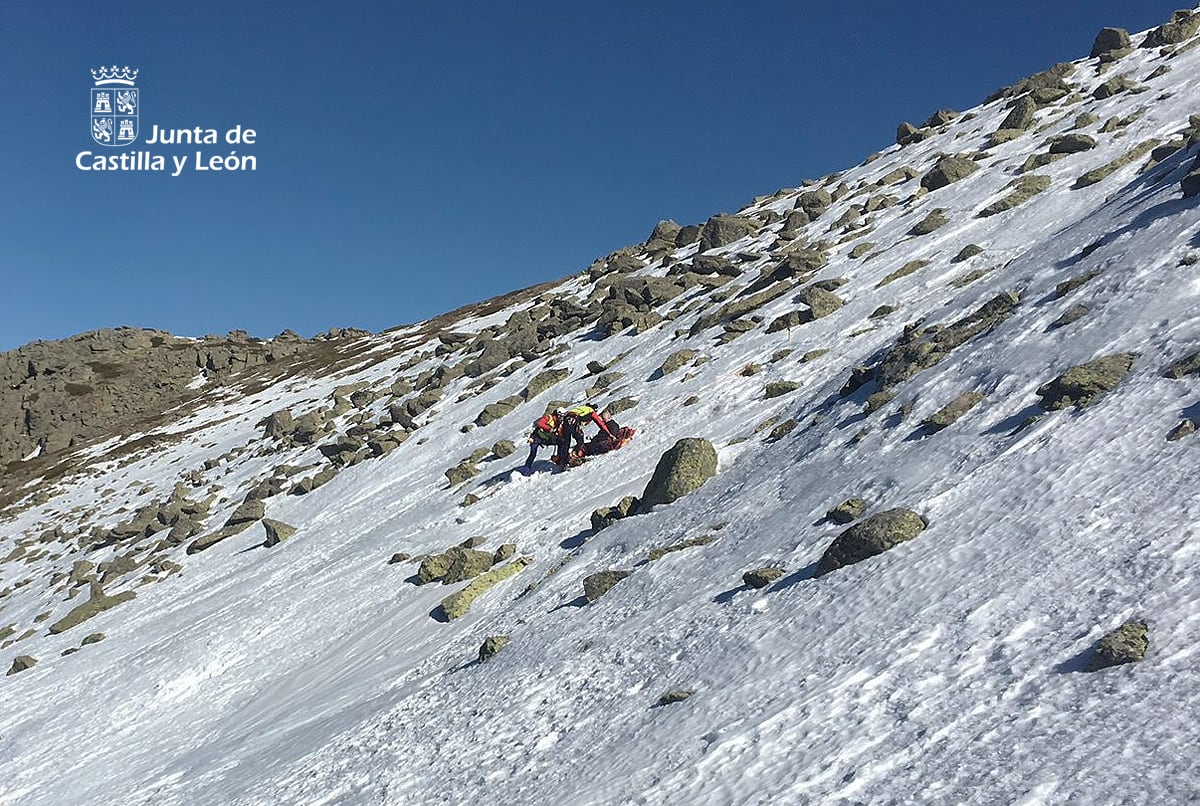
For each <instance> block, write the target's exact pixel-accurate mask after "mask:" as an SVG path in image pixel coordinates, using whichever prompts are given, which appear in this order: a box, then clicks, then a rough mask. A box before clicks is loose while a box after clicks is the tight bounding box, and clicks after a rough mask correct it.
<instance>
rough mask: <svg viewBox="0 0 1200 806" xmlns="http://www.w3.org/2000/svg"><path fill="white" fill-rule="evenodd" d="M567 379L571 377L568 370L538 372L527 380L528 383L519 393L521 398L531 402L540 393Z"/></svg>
mask: <svg viewBox="0 0 1200 806" xmlns="http://www.w3.org/2000/svg"><path fill="white" fill-rule="evenodd" d="M569 377H571V371H570V370H568V369H547V370H544V371H542V372H539V373H538V374H537V375H534V376H533V377H532V378H530V379H529V383H528V384H527V385H526V387H525V389H524V390H523V391H522V392H521V397H523V398H525V399H526V400H532V399H533V398H535V397H537V396H538V395H540V394H541V393H542V392H545V391H546V390H547V389H549V388H551V387H552V386H555V385H557V384H559V383H561V382H562V381H565V380H566V379H567V378H569Z"/></svg>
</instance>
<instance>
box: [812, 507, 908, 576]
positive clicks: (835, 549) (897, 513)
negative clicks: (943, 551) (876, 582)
mask: <svg viewBox="0 0 1200 806" xmlns="http://www.w3.org/2000/svg"><path fill="white" fill-rule="evenodd" d="M926 526H928V524H927V523H926V522H925V519H924V518H922V517H921V516H920V515H918V514H917V513H916V512H913V511H912V510H911V509H904V508H897V509H889V510H887V511H886V512H880V513H879V514H877V515H872V516H871V517H869V518H867V519H866V520H864V521H861V522H860V523H856V524H855V525H853V526H851V527H850V528H849V529H847V530H846V531H844V532H842V533H841V534H840V535H838V536H837V538H836V539H835V540H834V541H833V543H832V544H831V545H830V546H829V548H828V549H826V550H825V553H824V554H823V555H821V559H820V561H819V562H818V564H817V573H818V574H827V573H829V572H830V571H834V570H837V569H838V568H841V567H843V566H846V565H851V564H852V563H857V562H861V561H862V560H865V559H867V558H868V557H874V556H875V555H876V554H881V553H883V552H884V551H887V550H888V549H891V548H894V547H895V546H898V545H899V544H901V543H904V542H906V541H909V540H912V539H913V538H914V537H916V536H917V535H919V534H920V533H921V532H922V531H924V530H925V527H926Z"/></svg>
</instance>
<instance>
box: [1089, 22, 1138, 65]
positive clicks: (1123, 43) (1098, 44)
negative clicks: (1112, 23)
mask: <svg viewBox="0 0 1200 806" xmlns="http://www.w3.org/2000/svg"><path fill="white" fill-rule="evenodd" d="M1132 44H1133V43H1132V42H1131V41H1130V39H1129V32H1128V31H1126V30H1125V29H1124V28H1101V29H1100V33H1098V34H1096V41H1095V42H1093V43H1092V52H1091V54H1089V57H1090V58H1093V59H1094V58H1096V57H1098V56H1103V55H1104V54H1106V53H1109V52H1111V51H1114V50H1125V49H1126V48H1128V47H1130V46H1131V45H1132Z"/></svg>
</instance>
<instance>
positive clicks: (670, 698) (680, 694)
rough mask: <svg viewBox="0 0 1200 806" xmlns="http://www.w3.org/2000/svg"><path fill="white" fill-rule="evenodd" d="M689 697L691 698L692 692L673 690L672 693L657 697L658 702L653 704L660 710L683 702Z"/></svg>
mask: <svg viewBox="0 0 1200 806" xmlns="http://www.w3.org/2000/svg"><path fill="white" fill-rule="evenodd" d="M690 696H692V692H690V691H688V690H687V689H682V688H680V689H675V690H674V691H668V692H667V693H666V694H664V695H662V696H661V697H659V698H658V702H657V703H655V705H657V706H658V707H660V708H661V707H662V706H664V705H673V704H675V703H677V702H683V701H684V700H686V699H687V698H688V697H690Z"/></svg>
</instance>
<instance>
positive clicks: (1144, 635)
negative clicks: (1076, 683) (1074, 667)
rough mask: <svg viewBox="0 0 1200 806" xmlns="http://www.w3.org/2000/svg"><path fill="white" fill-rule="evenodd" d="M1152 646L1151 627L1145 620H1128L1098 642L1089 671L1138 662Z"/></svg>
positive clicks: (1088, 667)
mask: <svg viewBox="0 0 1200 806" xmlns="http://www.w3.org/2000/svg"><path fill="white" fill-rule="evenodd" d="M1149 648H1150V638H1149V628H1148V627H1147V626H1146V624H1145V622H1141V621H1127V622H1125V623H1124V624H1122V625H1121V626H1120V627H1118V628H1117V629H1115V630H1113V631H1112V632H1110V633H1108V634H1107V635H1105V636H1104V637H1103V638H1101V639H1100V641H1099V642H1098V643H1097V644H1096V649H1095V651H1094V652H1093V653H1092V658H1091V660H1090V661H1089V662H1088V666H1087V671H1089V672H1098V671H1100V670H1101V669H1107V668H1109V667H1110V666H1120V665H1121V664H1124V663H1137V662H1138V661H1140V660H1143V659H1145V657H1146V650H1147V649H1149Z"/></svg>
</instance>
